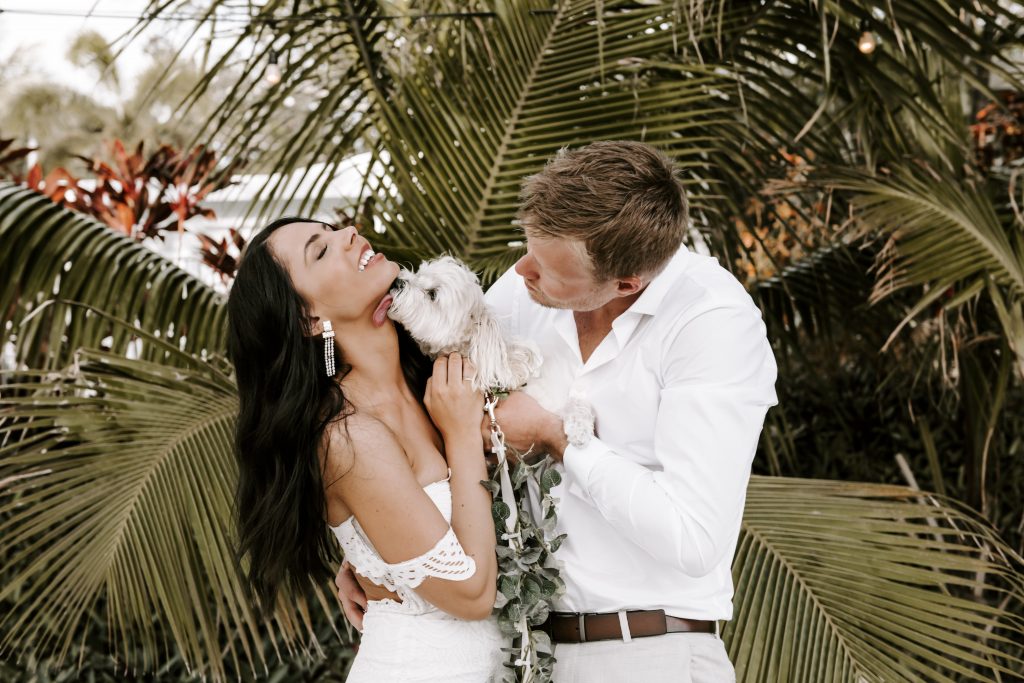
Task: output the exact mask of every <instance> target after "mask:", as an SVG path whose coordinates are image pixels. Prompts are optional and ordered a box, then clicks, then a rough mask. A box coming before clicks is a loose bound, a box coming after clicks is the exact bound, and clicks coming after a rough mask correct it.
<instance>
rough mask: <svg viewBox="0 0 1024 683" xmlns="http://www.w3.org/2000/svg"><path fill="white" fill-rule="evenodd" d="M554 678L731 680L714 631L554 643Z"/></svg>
mask: <svg viewBox="0 0 1024 683" xmlns="http://www.w3.org/2000/svg"><path fill="white" fill-rule="evenodd" d="M555 659H556V660H557V662H556V663H555V669H554V673H553V675H552V681H553V683H633V682H634V681H635V682H636V683H662V682H665V683H668V682H669V681H671V682H672V683H735V681H736V672H735V670H734V669H733V667H732V663H731V662H730V661H729V657H728V655H726V653H725V646H724V645H723V644H722V641H721V640H720V639H719V637H718V636H716V635H714V634H711V633H666V634H665V635H663V636H652V637H649V638H634V639H633V640H631V641H630V642H628V643H626V642H623V641H621V640H601V641H597V642H594V643H579V644H576V643H559V644H558V645H555Z"/></svg>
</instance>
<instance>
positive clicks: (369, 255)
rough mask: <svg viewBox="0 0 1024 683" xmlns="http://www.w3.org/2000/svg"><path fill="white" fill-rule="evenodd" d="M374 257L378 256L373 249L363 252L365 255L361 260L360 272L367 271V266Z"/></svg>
mask: <svg viewBox="0 0 1024 683" xmlns="http://www.w3.org/2000/svg"><path fill="white" fill-rule="evenodd" d="M374 256H376V254H374V252H373V249H367V250H366V251H364V252H363V255H362V256H361V257H360V258H359V272H363V271H364V270H366V264H367V263H369V262H370V259H372V258H373V257H374Z"/></svg>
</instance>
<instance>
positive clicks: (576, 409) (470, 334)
mask: <svg viewBox="0 0 1024 683" xmlns="http://www.w3.org/2000/svg"><path fill="white" fill-rule="evenodd" d="M391 295H392V296H393V297H394V301H393V302H392V304H391V308H390V309H389V310H388V317H389V318H391V319H392V320H394V321H395V322H397V323H399V324H401V325H402V326H403V327H405V329H406V330H408V332H409V334H410V335H411V336H412V338H413V339H415V340H416V342H417V343H418V344H419V347H420V350H422V351H423V353H425V354H426V355H428V356H430V357H431V358H436V357H437V356H439V355H441V354H446V353H452V352H458V353H460V354H462V355H464V356H466V357H468V358H469V359H470V360H471V361H472V362H473V365H474V366H476V376H475V377H474V378H473V388H474V389H480V390H484V391H487V390H501V391H512V390H515V389H520V388H523V387H524V385H527V382H528V380H529V379H530V378H531V377H534V376H536V374H537V371H538V370H539V368H540V365H541V357H540V353H539V351H538V350H537V346H536V345H535V344H534V343H533V342H530V341H527V340H522V339H514V338H511V337H508V336H506V335H505V334H504V333H503V331H502V329H501V326H500V325H499V324H498V321H497V320H495V318H494V316H493V315H492V314H491V312H490V310H489V309H488V308H487V305H486V304H485V303H484V293H483V290H482V289H481V288H480V281H479V280H478V279H477V276H476V274H475V273H474V272H473V271H472V270H470V269H469V268H468V267H467V266H466V265H465V264H464V263H462V262H461V261H459V260H458V259H455V258H452V257H451V256H442V257H440V258H437V259H434V260H432V261H424V262H423V263H422V264H420V267H419V269H418V270H417V271H416V272H412V271H409V270H405V269H402V271H401V272H400V273H399V275H398V283H397V285H396V287H395V288H394V289H392V290H391ZM527 393H529V387H528V386H527ZM535 398H537V399H538V400H539V401H540V402H541V404H543V403H544V401H543V400H542V397H538V396H535ZM559 412H560V413H561V415H562V418H563V421H564V423H565V431H566V436H567V437H568V439H569V441H570V442H571V443H573V444H575V445H582V444H585V443H586V442H587V441H588V440H589V439H590V436H591V435H592V434H593V433H594V416H593V411H592V410H591V408H590V405H589V404H588V403H587V402H586V401H585V400H584V399H583V398H582V397H581V396H573V397H571V398H570V399H569V403H568V405H566V406H565V408H564V409H563V410H561V411H559Z"/></svg>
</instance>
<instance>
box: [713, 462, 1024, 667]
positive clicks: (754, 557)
mask: <svg viewBox="0 0 1024 683" xmlns="http://www.w3.org/2000/svg"><path fill="white" fill-rule="evenodd" d="M1020 563H1021V558H1020V557H1018V556H1016V555H1015V554H1014V553H1013V551H1012V550H1010V549H1009V548H1008V547H1007V546H1006V545H1005V544H1004V543H1002V542H1001V541H1000V540H999V538H998V537H997V536H996V534H995V533H994V532H993V531H992V530H991V529H990V528H989V527H987V526H985V525H984V524H982V523H980V522H978V521H977V519H976V518H975V517H974V516H972V515H971V514H969V513H966V512H964V511H963V510H962V509H961V507H960V506H959V505H956V504H954V503H952V502H951V501H947V500H941V499H937V498H936V497H935V496H933V495H931V494H922V493H921V492H919V491H913V490H910V489H906V488H902V487H896V486H883V485H872V484H848V483H842V482H828V481H810V480H793V479H783V478H775V477H754V478H753V479H752V481H751V484H750V488H749V491H748V495H747V504H746V511H745V515H744V520H743V528H742V532H741V534H740V540H739V544H738V546H737V551H736V558H735V562H734V565H733V576H734V581H735V587H736V606H735V614H734V617H733V621H732V622H730V623H729V625H728V627H727V628H726V629H725V632H724V638H725V639H726V641H727V643H728V650H729V655H730V658H731V659H732V660H733V662H734V663H735V665H736V671H737V680H739V681H750V682H754V681H766V682H767V681H771V682H774V681H808V682H810V681H815V682H818V681H851V682H854V681H886V682H889V683H892V682H894V681H949V682H952V681H990V680H1000V679H1001V677H1002V676H1012V675H1013V674H1015V673H1017V672H1020V671H1021V670H1022V668H1024V660H1021V659H1020V658H1019V655H1013V654H1007V652H1012V649H1011V648H1012V647H1013V645H1014V644H1015V643H1016V644H1019V643H1020V642H1021V639H1022V638H1024V620H1022V619H1021V617H1020V616H1019V613H1018V614H1017V616H1014V610H1015V609H1016V610H1019V609H1020V606H1021V604H1022V599H1024V578H1022V575H1021V573H1020V567H1021V564H1020ZM973 591H977V595H978V596H980V597H972V592H973ZM1003 600H1005V602H1003V603H1002V604H1000V603H1001V601H1003ZM1007 604H1009V605H1010V607H1009V608H1007V607H1006V605H1007Z"/></svg>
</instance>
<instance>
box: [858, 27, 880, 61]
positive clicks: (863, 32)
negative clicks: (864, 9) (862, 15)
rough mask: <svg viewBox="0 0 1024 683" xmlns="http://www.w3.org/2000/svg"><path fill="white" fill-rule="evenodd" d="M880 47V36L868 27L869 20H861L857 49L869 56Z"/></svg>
mask: <svg viewBox="0 0 1024 683" xmlns="http://www.w3.org/2000/svg"><path fill="white" fill-rule="evenodd" d="M877 47H878V36H876V35H875V34H874V33H873V32H872V31H871V27H870V26H869V25H868V20H867V19H861V20H860V38H858V39H857V49H858V50H860V51H861V52H862V53H863V54H866V55H869V54H871V53H872V52H874V51H875V48H877Z"/></svg>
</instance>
